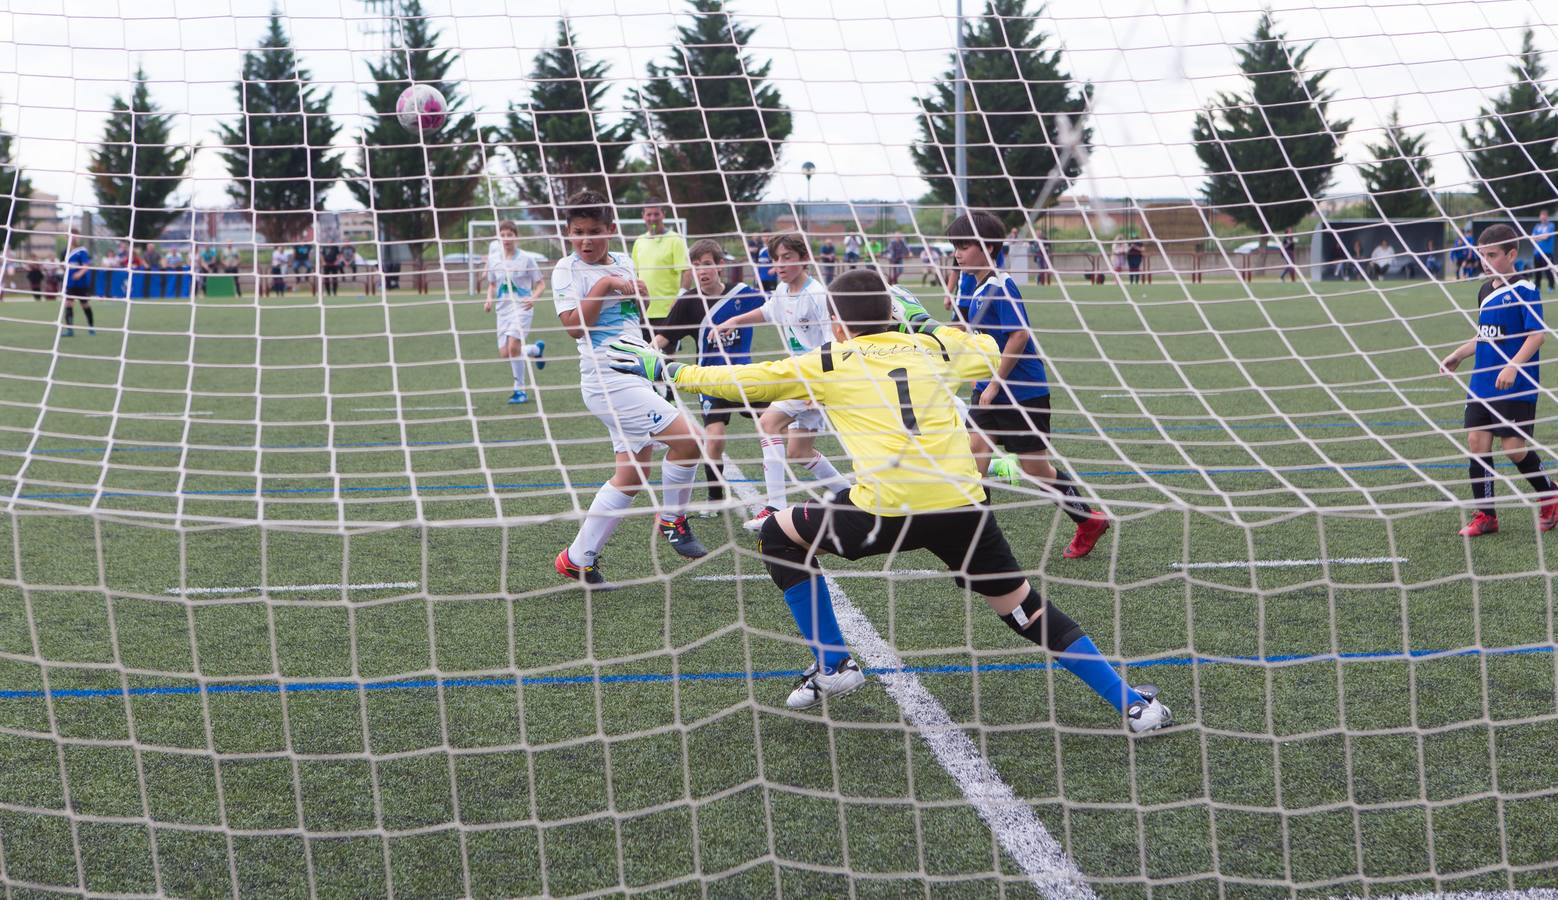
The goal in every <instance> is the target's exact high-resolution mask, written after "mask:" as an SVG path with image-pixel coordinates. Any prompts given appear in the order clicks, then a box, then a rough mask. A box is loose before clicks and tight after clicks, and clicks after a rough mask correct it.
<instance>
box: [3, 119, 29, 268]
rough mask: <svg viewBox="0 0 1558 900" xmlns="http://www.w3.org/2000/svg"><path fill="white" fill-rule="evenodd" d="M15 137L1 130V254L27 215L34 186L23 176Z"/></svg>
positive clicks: (6, 248) (5, 250)
mask: <svg viewBox="0 0 1558 900" xmlns="http://www.w3.org/2000/svg"><path fill="white" fill-rule="evenodd" d="M13 137H14V136H13V135H12V134H11V133H10V132H9V131H6V130H4V129H3V128H0V254H3V253H5V252H7V250H8V248H9V246H10V239H11V232H12V231H13V230H14V229H15V228H16V227H17V226H18V225H21V224H22V220H23V218H25V217H26V215H27V198H28V197H30V196H32V184H31V183H30V182H28V180H27V176H25V175H23V174H22V167H21V164H20V163H18V162H17V161H16V157H15V156H14V155H13V153H14V148H13V147H12V139H13Z"/></svg>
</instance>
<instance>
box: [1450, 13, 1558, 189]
mask: <svg viewBox="0 0 1558 900" xmlns="http://www.w3.org/2000/svg"><path fill="white" fill-rule="evenodd" d="M1509 71H1510V75H1511V76H1512V81H1511V82H1510V85H1509V87H1508V88H1507V89H1506V90H1505V91H1504V93H1503V94H1500V95H1499V96H1498V97H1496V98H1494V100H1493V103H1492V105H1491V107H1484V108H1482V109H1481V110H1479V111H1478V113H1477V120H1476V122H1475V123H1474V124H1471V125H1465V126H1462V127H1461V137H1462V138H1463V139H1464V140H1465V141H1466V148H1467V152H1466V157H1467V162H1468V163H1469V164H1470V166H1471V172H1472V177H1473V178H1476V179H1477V182H1478V185H1477V187H1478V191H1479V192H1480V193H1481V194H1482V195H1483V196H1484V197H1486V198H1487V199H1488V200H1491V201H1492V202H1494V203H1497V204H1498V205H1499V206H1501V207H1503V208H1505V209H1508V210H1513V211H1516V212H1521V211H1526V212H1530V211H1534V210H1535V209H1540V208H1543V207H1547V206H1550V205H1552V204H1553V203H1554V202H1558V111H1555V109H1554V107H1555V105H1558V87H1555V88H1552V89H1549V88H1548V87H1547V85H1548V84H1549V83H1550V81H1549V79H1548V75H1547V67H1546V66H1544V65H1543V64H1542V55H1541V53H1540V52H1539V51H1538V50H1537V49H1536V35H1535V34H1534V33H1533V32H1532V30H1531V29H1530V28H1527V29H1526V30H1525V32H1524V33H1523V35H1522V37H1521V41H1520V58H1519V59H1518V60H1516V61H1515V63H1514V64H1513V65H1511V66H1510V67H1509Z"/></svg>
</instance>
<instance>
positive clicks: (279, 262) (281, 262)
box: [270, 248, 292, 295]
mask: <svg viewBox="0 0 1558 900" xmlns="http://www.w3.org/2000/svg"><path fill="white" fill-rule="evenodd" d="M291 259H292V254H291V252H290V251H289V252H287V253H282V252H281V249H280V248H278V249H276V250H273V251H271V255H270V292H271V293H272V294H278V295H285V294H286V293H287V264H288V263H289V262H290V261H291Z"/></svg>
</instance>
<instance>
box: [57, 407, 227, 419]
mask: <svg viewBox="0 0 1558 900" xmlns="http://www.w3.org/2000/svg"><path fill="white" fill-rule="evenodd" d="M214 415H216V413H214V412H211V411H209V410H204V409H196V410H191V411H189V412H187V413H182V412H169V413H147V412H94V413H87V414H86V416H87V418H89V419H188V418H191V417H193V416H214Z"/></svg>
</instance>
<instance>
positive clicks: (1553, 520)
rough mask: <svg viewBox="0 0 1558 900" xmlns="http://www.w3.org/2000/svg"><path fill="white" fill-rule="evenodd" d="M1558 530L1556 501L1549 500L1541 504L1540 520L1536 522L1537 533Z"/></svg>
mask: <svg viewBox="0 0 1558 900" xmlns="http://www.w3.org/2000/svg"><path fill="white" fill-rule="evenodd" d="M1554 528H1558V500H1549V501H1547V502H1546V503H1543V504H1542V509H1541V514H1540V518H1538V519H1537V520H1536V530H1537V531H1552V530H1553V529H1554Z"/></svg>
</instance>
